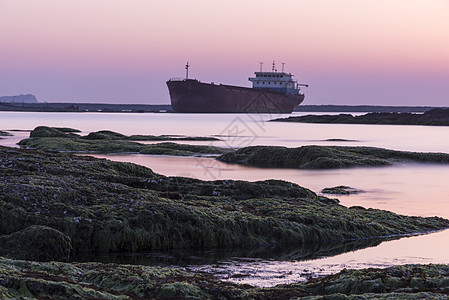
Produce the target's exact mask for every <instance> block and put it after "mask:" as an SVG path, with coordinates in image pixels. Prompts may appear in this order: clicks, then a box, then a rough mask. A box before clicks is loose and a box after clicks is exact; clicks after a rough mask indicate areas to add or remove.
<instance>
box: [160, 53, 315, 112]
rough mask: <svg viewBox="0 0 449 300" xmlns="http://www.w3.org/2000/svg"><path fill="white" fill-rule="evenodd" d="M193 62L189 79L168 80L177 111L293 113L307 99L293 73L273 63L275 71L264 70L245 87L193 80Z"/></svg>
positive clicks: (172, 104) (173, 107) (171, 99)
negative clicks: (191, 76) (276, 66)
mask: <svg viewBox="0 0 449 300" xmlns="http://www.w3.org/2000/svg"><path fill="white" fill-rule="evenodd" d="M189 66H190V65H189V63H187V65H186V77H185V78H172V79H170V80H169V81H167V86H168V90H169V92H170V101H171V106H172V109H173V111H175V112H177V113H291V112H292V111H293V110H294V109H295V107H297V106H298V105H299V104H301V103H302V102H303V101H304V94H303V93H301V91H300V87H301V86H306V87H307V86H308V85H306V84H299V83H297V82H296V80H294V79H293V75H292V74H291V73H286V72H284V64H282V71H281V72H278V71H277V70H276V68H275V63H274V62H273V66H272V70H271V72H263V71H262V63H261V67H260V71H259V72H255V77H250V78H248V80H249V81H251V82H252V84H253V86H252V88H250V87H241V86H232V85H225V84H215V83H213V82H212V83H203V82H200V81H199V80H196V79H189Z"/></svg>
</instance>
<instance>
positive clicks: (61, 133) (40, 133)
mask: <svg viewBox="0 0 449 300" xmlns="http://www.w3.org/2000/svg"><path fill="white" fill-rule="evenodd" d="M75 132H80V131H79V130H78V129H73V128H65V127H48V126H38V127H36V128H34V129H33V130H32V131H31V132H30V137H31V138H41V137H78V136H79V135H77V134H75Z"/></svg>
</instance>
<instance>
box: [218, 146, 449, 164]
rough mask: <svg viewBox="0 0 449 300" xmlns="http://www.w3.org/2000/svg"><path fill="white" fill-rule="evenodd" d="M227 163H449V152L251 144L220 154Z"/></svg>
mask: <svg viewBox="0 0 449 300" xmlns="http://www.w3.org/2000/svg"><path fill="white" fill-rule="evenodd" d="M217 159H218V160H220V161H223V162H226V163H235V164H241V165H247V166H255V167H263V168H294V169H334V168H349V167H372V166H388V165H392V164H394V163H396V162H421V163H439V164H448V163H449V154H445V153H421V152H407V151H395V150H388V149H382V148H374V147H345V146H302V147H298V148H287V147H279V146H250V147H245V148H241V149H238V150H236V151H233V152H229V153H226V154H223V155H221V156H218V157H217Z"/></svg>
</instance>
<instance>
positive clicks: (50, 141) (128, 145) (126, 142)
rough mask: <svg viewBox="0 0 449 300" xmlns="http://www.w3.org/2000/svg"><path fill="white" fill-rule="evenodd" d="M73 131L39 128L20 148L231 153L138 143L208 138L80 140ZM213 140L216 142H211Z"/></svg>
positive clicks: (100, 136)
mask: <svg viewBox="0 0 449 300" xmlns="http://www.w3.org/2000/svg"><path fill="white" fill-rule="evenodd" d="M74 131H76V129H70V128H56V127H47V126H39V127H36V128H35V129H34V130H33V131H32V132H31V134H30V138H28V139H23V140H21V141H20V142H19V145H20V146H22V147H26V148H31V149H39V150H44V151H60V152H74V153H88V152H92V153H141V154H159V155H177V156H194V155H196V156H202V155H211V154H212V155H217V154H224V153H228V152H230V151H232V150H231V149H228V148H221V147H214V146H207V145H185V144H176V143H168V142H165V143H157V144H149V145H147V144H141V143H138V142H134V141H133V140H139V141H153V140H154V141H162V140H210V139H209V138H207V137H204V138H203V137H172V136H143V135H134V136H126V135H123V134H121V133H117V132H114V131H109V130H101V131H96V132H91V133H89V134H88V135H87V136H83V137H80V136H79V135H75V134H73V133H72V132H74ZM212 140H215V138H212Z"/></svg>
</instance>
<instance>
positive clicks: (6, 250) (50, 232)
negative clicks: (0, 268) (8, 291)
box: [0, 225, 72, 261]
mask: <svg viewBox="0 0 449 300" xmlns="http://www.w3.org/2000/svg"><path fill="white" fill-rule="evenodd" d="M71 250H72V241H71V239H70V238H69V237H68V236H66V235H65V234H63V233H61V232H59V231H57V230H55V229H53V228H50V227H47V226H39V225H32V226H29V227H27V228H25V229H22V230H19V231H16V232H14V233H12V234H10V235H3V236H0V255H3V256H8V257H12V258H16V259H29V260H39V261H50V260H58V261H67V260H68V259H69V257H70V252H71Z"/></svg>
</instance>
